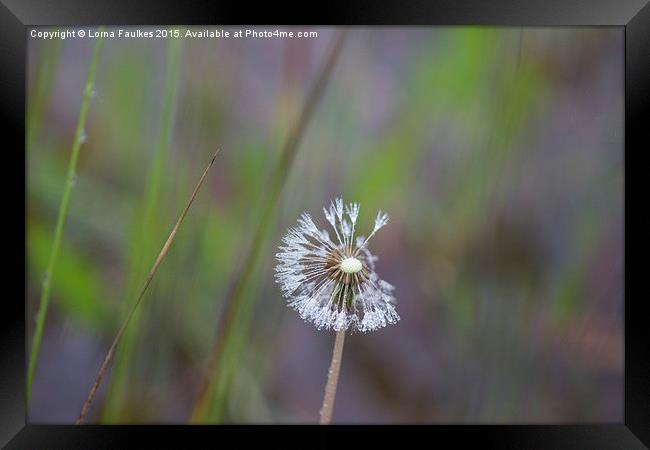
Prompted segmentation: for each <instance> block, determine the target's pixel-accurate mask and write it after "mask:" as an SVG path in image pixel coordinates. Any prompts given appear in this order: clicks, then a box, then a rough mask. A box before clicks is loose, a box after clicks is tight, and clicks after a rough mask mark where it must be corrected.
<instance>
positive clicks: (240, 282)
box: [190, 31, 346, 423]
mask: <svg viewBox="0 0 650 450" xmlns="http://www.w3.org/2000/svg"><path fill="white" fill-rule="evenodd" d="M345 35H346V31H342V32H340V34H339V35H338V36H337V38H336V39H335V41H334V43H333V45H332V48H331V50H330V52H329V54H328V57H327V59H326V61H325V63H324V66H323V69H322V71H321V72H320V74H319V76H318V78H317V79H316V82H315V83H314V85H313V87H312V89H311V91H310V92H309V95H308V96H307V99H306V101H305V104H304V106H303V109H302V111H301V114H300V116H299V118H298V121H297V123H296V125H295V126H294V128H293V129H292V130H291V133H290V134H289V137H288V139H287V142H286V144H285V145H284V148H283V150H282V153H281V155H280V161H279V163H278V165H277V166H276V169H275V171H274V173H273V175H272V178H271V182H270V184H269V187H268V189H267V197H266V199H265V201H264V202H263V203H262V204H263V205H265V206H264V210H263V211H262V215H261V217H260V220H259V225H258V227H257V230H256V232H255V235H254V237H253V240H252V243H251V245H250V247H249V249H248V253H247V254H246V257H245V259H244V262H243V264H242V265H241V266H240V268H239V271H238V273H236V275H235V277H234V278H235V282H234V285H233V288H232V290H231V291H230V293H229V295H228V296H227V298H226V304H225V306H224V312H223V313H222V315H221V317H220V320H219V324H218V326H217V333H216V336H215V339H214V343H213V346H212V353H211V358H210V360H209V361H208V368H207V370H206V372H205V375H204V377H203V379H202V380H201V384H200V386H199V391H198V396H197V400H196V401H195V403H194V406H193V408H192V413H191V416H190V422H193V423H198V422H201V421H203V420H204V419H205V417H206V415H207V414H208V412H209V410H210V406H211V403H212V397H213V395H214V391H215V390H216V387H217V386H218V385H219V384H220V377H221V376H222V374H221V365H222V359H223V355H224V353H226V350H227V347H228V343H229V342H230V340H231V338H232V334H233V333H234V331H235V326H234V324H235V323H236V322H237V320H238V317H239V315H240V313H241V311H243V310H245V308H244V307H243V305H242V303H243V300H242V299H243V297H244V291H245V288H246V286H247V285H248V283H249V279H250V277H251V275H252V273H253V268H254V267H256V265H257V262H258V260H259V256H260V254H261V249H262V246H263V244H264V239H265V236H266V233H267V230H268V228H269V226H270V223H271V219H272V218H273V213H274V211H275V210H276V204H277V201H278V198H279V196H280V192H281V191H282V188H283V186H284V183H285V181H286V179H287V177H288V173H289V170H290V168H291V166H292V163H293V161H294V159H295V156H296V154H297V151H298V148H299V144H300V141H301V139H302V136H303V135H304V132H305V129H306V128H307V124H308V123H309V120H310V119H311V116H312V115H313V112H314V110H315V108H316V105H317V103H318V100H319V99H320V98H321V96H322V94H323V92H324V90H325V86H326V85H327V81H328V79H329V78H330V75H331V73H332V71H333V69H334V65H335V63H336V61H337V59H338V55H339V54H340V51H341V48H342V46H343V42H344V40H345Z"/></svg>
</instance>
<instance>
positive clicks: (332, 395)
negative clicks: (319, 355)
mask: <svg viewBox="0 0 650 450" xmlns="http://www.w3.org/2000/svg"><path fill="white" fill-rule="evenodd" d="M344 343H345V330H340V331H337V332H336V340H335V341H334V351H333V352H332V362H331V363H330V370H329V372H328V374H327V384H326V385H325V397H323V406H322V407H321V410H320V424H321V425H329V423H330V422H331V421H332V413H333V412H334V400H335V399H336V386H337V384H338V382H339V372H340V370H341V359H342V357H343V344H344Z"/></svg>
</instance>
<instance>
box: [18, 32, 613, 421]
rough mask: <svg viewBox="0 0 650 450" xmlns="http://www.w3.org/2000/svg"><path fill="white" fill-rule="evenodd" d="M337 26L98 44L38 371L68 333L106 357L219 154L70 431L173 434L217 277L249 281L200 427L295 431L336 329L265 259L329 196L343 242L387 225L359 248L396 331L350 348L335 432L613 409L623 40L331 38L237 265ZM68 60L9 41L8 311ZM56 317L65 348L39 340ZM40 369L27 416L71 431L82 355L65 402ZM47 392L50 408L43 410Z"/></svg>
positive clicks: (71, 89)
mask: <svg viewBox="0 0 650 450" xmlns="http://www.w3.org/2000/svg"><path fill="white" fill-rule="evenodd" d="M334 31H335V30H331V29H319V34H320V36H319V38H318V39H317V40H315V41H300V42H285V41H281V40H278V41H273V42H271V41H259V42H255V43H253V42H248V41H245V40H241V41H236V40H235V41H227V42H226V41H185V42H183V43H182V44H181V43H180V42H179V41H174V40H169V41H155V42H154V41H108V42H107V44H106V54H105V55H104V56H103V57H102V60H101V62H100V72H99V73H98V79H97V82H96V89H97V96H96V98H95V99H94V101H93V104H92V105H91V112H90V118H89V119H90V123H89V125H88V129H87V134H88V140H87V143H86V144H85V145H84V146H83V148H82V153H81V160H80V170H79V176H78V181H77V186H76V188H75V190H74V192H73V197H72V202H71V207H70V214H69V216H70V219H69V220H70V222H69V227H67V229H66V232H65V235H64V241H63V246H62V250H61V260H60V271H59V272H58V273H57V276H56V278H55V279H54V280H53V299H54V301H55V305H56V310H55V312H56V313H55V314H53V315H52V317H50V318H49V319H48V325H49V328H50V332H49V334H47V339H48V340H49V345H48V346H47V348H44V350H43V351H44V352H45V353H46V356H47V354H51V355H56V353H57V352H60V351H61V349H62V348H63V347H65V346H66V345H68V346H69V345H72V344H71V342H72V340H76V341H75V342H77V341H80V342H82V344H79V345H83V346H85V347H84V348H89V349H90V350H88V351H89V352H90V353H91V354H92V353H93V352H94V353H97V352H99V353H101V352H102V351H103V350H104V349H105V348H106V347H107V346H108V343H109V342H110V340H111V339H112V338H113V336H114V333H115V330H116V329H117V327H118V326H119V323H120V321H121V319H122V318H123V317H124V315H125V314H126V311H127V310H128V308H129V307H130V305H131V302H132V301H133V300H134V296H135V295H136V293H137V291H138V290H139V288H140V287H141V285H142V283H143V282H144V277H145V276H146V273H147V271H148V270H149V268H150V267H151V264H152V262H153V259H154V258H155V256H156V254H157V252H158V251H159V249H160V247H161V245H162V244H163V242H164V240H165V239H166V237H167V235H168V233H169V232H170V230H171V227H172V225H173V223H174V221H175V219H176V217H177V216H178V214H179V213H180V210H181V209H182V207H183V205H184V203H185V201H186V200H187V197H188V195H189V193H190V189H191V188H192V186H193V184H194V183H195V180H196V179H197V177H198V174H199V173H200V171H201V170H202V168H203V167H204V165H205V163H206V162H207V159H208V157H209V155H210V154H212V153H213V152H214V149H215V148H217V147H220V148H222V150H223V151H222V154H221V155H220V156H219V157H218V160H217V163H216V164H215V166H214V168H213V169H212V172H211V174H210V176H209V178H208V181H207V182H206V185H205V187H204V189H203V190H202V192H201V193H200V194H199V196H198V197H197V201H196V203H195V205H194V206H193V208H192V210H191V211H190V214H189V215H188V218H187V221H186V222H185V223H184V225H183V227H182V229H181V230H180V231H179V234H178V236H177V238H176V240H175V242H174V244H173V246H172V248H171V249H170V252H169V254H168V255H167V257H166V259H165V261H164V263H163V265H162V266H161V268H160V271H159V272H158V274H157V275H156V278H155V279H154V282H153V284H152V286H151V291H150V292H149V293H148V294H147V298H146V299H145V301H144V302H143V304H142V305H141V306H142V307H141V308H140V310H139V312H138V315H137V317H135V320H134V321H133V323H132V324H131V326H130V327H129V331H128V333H127V335H125V339H124V342H122V344H121V345H120V347H119V351H118V353H117V356H116V359H115V361H114V366H113V368H112V371H111V372H110V375H109V378H108V379H107V380H106V381H107V383H106V385H107V389H106V390H105V392H103V393H102V395H101V401H98V402H97V404H96V405H95V408H93V411H92V416H93V419H91V420H98V421H104V422H110V423H115V422H158V421H172V422H185V421H187V420H188V418H189V416H190V414H191V411H192V408H193V405H194V403H195V401H196V397H197V391H198V389H199V384H200V380H201V377H202V376H203V374H204V373H205V370H206V365H207V361H208V358H209V355H210V354H211V352H212V350H213V344H214V337H215V335H217V334H218V330H217V329H216V327H217V324H218V323H219V318H220V317H221V314H223V307H224V299H225V298H226V297H227V295H228V293H229V290H230V289H232V287H233V283H234V280H233V277H234V276H235V274H236V273H237V272H238V270H250V274H248V275H249V279H248V283H247V284H246V286H245V289H244V290H243V291H242V294H241V296H242V298H243V300H242V302H241V304H242V305H243V307H242V309H241V310H239V313H238V314H237V315H236V316H235V321H234V323H233V324H232V326H233V328H232V329H233V333H232V335H231V336H230V339H229V340H228V342H227V345H226V348H225V349H224V353H223V355H222V358H221V361H220V365H219V367H220V369H219V370H220V374H219V377H218V380H217V381H218V383H217V385H216V386H215V391H214V394H215V395H214V398H213V401H212V402H211V404H210V405H211V406H210V411H209V413H208V415H207V418H208V419H207V420H208V421H210V422H229V421H245V422H246V421H247V422H259V421H263V422H264V421H281V422H283V421H284V422H296V421H297V422H306V421H307V422H309V421H314V420H315V418H316V417H317V413H318V407H319V406H320V403H319V402H320V396H321V394H322V387H323V385H324V382H325V375H326V367H327V363H328V359H329V354H330V352H331V336H329V335H327V334H325V333H317V332H316V331H315V330H312V329H311V328H309V327H310V325H307V324H304V323H303V322H301V321H300V320H299V318H298V317H297V316H296V314H295V313H293V312H292V311H290V310H289V309H288V308H286V307H285V306H284V302H283V300H282V299H281V296H280V293H279V291H278V289H277V288H276V286H275V285H274V284H273V265H274V261H273V255H274V253H275V248H276V247H277V245H279V244H280V236H281V234H282V233H283V232H284V230H285V229H286V228H287V227H288V226H292V225H293V224H294V223H295V220H296V218H297V216H298V215H299V214H300V213H301V212H302V211H307V212H310V213H312V215H313V216H314V217H315V218H317V220H318V221H320V219H322V217H321V214H320V210H321V208H322V206H324V205H325V204H326V203H327V202H328V201H329V199H330V198H333V197H334V196H337V195H339V194H343V196H344V197H345V198H346V199H349V200H354V201H358V202H360V203H361V217H360V222H361V226H360V229H361V230H365V229H368V228H369V227H370V226H371V223H372V219H373V218H374V212H375V211H376V210H378V209H381V210H383V211H387V212H388V213H389V214H390V216H391V223H390V225H389V226H388V227H386V229H385V232H384V230H382V234H381V235H378V236H377V240H376V241H375V243H374V246H375V247H373V250H374V253H376V254H378V255H379V257H380V260H379V267H378V268H379V271H380V273H381V274H382V276H384V277H385V278H386V279H387V280H388V281H390V282H391V283H392V284H394V285H395V286H396V287H397V291H396V292H397V298H398V302H399V303H398V311H399V312H400V315H401V316H402V320H401V322H400V323H399V324H397V325H396V326H394V327H391V328H390V329H386V330H384V331H381V332H379V333H376V334H373V335H368V336H352V337H351V338H350V339H349V342H348V343H346V350H345V352H346V353H345V356H344V358H345V360H344V363H343V371H342V380H341V387H340V393H339V395H340V397H339V398H338V399H337V411H336V412H335V417H339V418H340V419H339V420H343V421H357V422H367V421H380V422H381V421H398V422H399V421H422V422H429V421H442V422H449V421H471V422H477V421H486V422H499V421H547V422H548V421H550V422H558V421H598V420H617V419H620V414H622V404H621V403H620V402H619V396H620V394H621V389H622V384H621V383H622V316H621V314H622V312H620V311H619V309H620V307H621V305H622V288H621V287H620V286H621V283H622V281H621V280H622V263H621V261H622V254H621V248H620V244H621V242H622V228H621V225H622V155H621V153H620V151H621V150H620V149H621V146H622V135H621V133H620V127H622V123H623V122H622V91H621V86H622V84H621V83H622V81H621V73H622V72H620V71H618V64H621V61H622V59H621V58H622V56H621V54H620V49H621V48H622V47H621V45H620V44H621V39H622V35H621V34H620V33H619V32H617V31H616V30H613V29H612V30H610V29H551V28H549V29H501V28H485V27H470V28H467V27H449V28H439V29H435V28H434V29H427V28H409V29H397V28H395V29H393V28H391V29H354V30H351V33H350V36H349V39H348V42H347V43H346V45H345V47H344V49H343V52H342V54H341V58H340V61H339V62H338V63H337V66H336V68H335V70H334V72H333V74H332V79H331V82H330V85H329V86H328V89H327V90H326V92H325V94H324V97H323V99H322V102H321V103H320V105H319V106H318V108H317V110H316V113H315V115H314V117H313V118H312V122H311V123H310V125H309V127H308V129H307V132H306V134H305V136H304V140H303V142H302V144H301V146H300V147H299V150H298V154H297V156H296V160H295V163H294V165H293V167H292V170H291V172H290V173H288V174H287V175H286V180H284V182H285V184H286V186H285V187H284V189H283V191H282V194H281V196H280V199H279V200H278V203H277V204H274V205H272V207H273V215H274V216H273V217H274V218H273V220H271V221H270V225H269V233H267V236H268V237H267V238H266V239H265V240H264V242H262V243H261V255H262V257H261V258H260V259H261V261H260V263H259V264H258V265H256V266H255V267H252V268H247V267H241V265H242V263H243V260H244V258H245V255H246V252H247V251H248V249H249V247H250V245H251V240H252V239H253V235H254V233H255V230H256V229H257V227H258V225H259V222H260V220H261V216H262V214H263V210H264V207H267V206H268V205H265V204H263V203H262V202H263V199H264V198H265V194H266V193H267V191H268V189H269V183H270V182H271V177H272V171H273V170H274V168H275V167H276V164H277V160H278V157H279V154H280V151H281V148H282V144H283V143H284V141H285V139H286V138H287V135H288V133H289V130H290V129H291V127H292V126H293V124H294V123H295V121H296V120H297V114H298V112H299V110H300V105H301V104H302V102H303V101H304V96H305V95H306V92H307V89H308V87H309V86H310V85H311V83H312V82H313V79H314V77H315V74H316V72H317V71H318V70H319V67H320V65H321V64H322V60H323V57H324V51H325V49H326V48H327V44H329V42H330V40H331V39H332V37H333V36H334V34H333V33H334ZM89 51H90V49H89V47H88V44H87V43H84V42H82V41H74V40H70V41H65V42H64V43H47V42H44V43H36V42H30V73H29V75H30V79H29V80H28V81H29V100H30V101H29V102H28V123H29V126H28V136H31V139H29V140H28V142H30V144H29V145H28V160H27V166H28V169H27V170H28V263H29V274H30V279H29V283H30V291H29V298H28V311H34V308H35V306H36V302H37V298H38V294H39V283H40V280H41V279H42V276H43V270H44V264H45V261H46V260H45V258H46V257H47V252H48V248H49V246H50V245H51V242H50V240H51V235H52V231H53V223H54V220H55V213H56V207H57V202H58V195H59V194H58V193H59V192H60V190H61V183H62V182H63V179H64V167H65V164H66V161H67V156H68V155H67V151H68V150H67V149H68V148H69V136H70V127H72V126H73V125H72V123H73V121H74V119H72V118H73V117H74V116H75V114H76V112H77V110H78V100H79V98H80V96H81V90H80V89H81V88H80V86H81V83H83V81H82V80H81V79H82V73H83V70H82V67H83V66H84V64H87V61H86V60H87V59H88V57H89V53H88V52H89ZM320 222H321V223H322V221H320ZM603 252H608V256H609V257H608V259H607V260H606V261H605V260H603V258H602V257H601V255H602V254H603ZM594 273H596V274H600V275H598V276H596V275H593V274H594ZM599 292H607V295H605V294H599ZM68 319H69V320H68ZM61 323H68V324H70V325H68V326H71V327H73V328H75V329H76V330H78V331H79V333H80V334H79V335H75V336H73V337H70V336H68V337H59V338H57V334H56V333H55V332H54V330H56V329H57V327H61V326H62V325H61ZM603 330H608V331H607V332H605V331H603ZM30 332H31V331H30ZM593 342H596V343H597V345H596V344H593ZM48 352H49V353H48ZM55 359H56V358H55ZM596 360H600V361H606V363H603V362H601V363H598V364H597V363H595V362H594V361H596ZM57 363H58V364H66V362H65V361H62V360H58V362H57ZM48 364H49V365H48ZM52 364H54V363H51V362H50V363H47V364H44V366H43V367H44V368H45V369H44V370H45V372H44V373H40V374H37V378H36V380H35V383H36V384H37V385H38V387H39V390H38V392H37V394H38V395H37V396H36V398H35V400H34V402H33V403H32V405H31V406H30V417H34V418H35V420H37V421H38V420H41V421H47V420H55V419H56V418H57V417H58V418H59V421H60V420H62V419H61V418H62V417H68V416H69V417H70V420H72V419H73V418H74V417H75V416H76V414H77V413H78V409H79V408H80V406H81V401H79V400H78V399H80V398H83V396H85V394H86V393H87V389H88V387H89V386H90V384H91V383H92V379H93V377H94V374H95V372H96V370H97V368H98V365H97V363H96V362H95V361H94V360H93V359H92V358H90V357H88V356H87V355H86V356H84V355H79V356H78V361H77V362H76V364H77V366H76V367H79V366H81V367H83V369H80V370H77V371H76V372H75V383H74V385H75V386H74V387H70V388H68V389H69V390H66V391H62V392H65V393H66V395H67V397H69V398H70V400H68V401H67V402H68V403H65V404H64V405H61V402H65V400H60V397H57V396H56V394H54V393H53V392H54V391H56V389H57V387H56V386H53V385H52V383H53V382H52V381H51V380H49V379H48V376H47V370H48V367H49V368H50V370H53V369H52ZM386 380H388V381H386ZM578 385H579V386H580V389H577V388H576V386H578ZM71 390H73V391H71ZM61 395H63V394H61ZM55 400H56V403H57V404H59V406H60V408H59V411H64V413H60V414H67V415H66V416H56V414H57V413H56V412H53V410H52V409H48V406H46V405H49V404H52V402H54V401H55ZM75 400H76V401H75Z"/></svg>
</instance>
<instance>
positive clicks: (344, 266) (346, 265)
mask: <svg viewBox="0 0 650 450" xmlns="http://www.w3.org/2000/svg"><path fill="white" fill-rule="evenodd" d="M339 267H340V268H341V270H342V271H343V272H345V273H357V272H360V271H361V269H363V264H361V261H359V260H358V259H357V258H354V257H352V256H350V257H348V258H345V259H344V260H343V261H341V265H340V266H339Z"/></svg>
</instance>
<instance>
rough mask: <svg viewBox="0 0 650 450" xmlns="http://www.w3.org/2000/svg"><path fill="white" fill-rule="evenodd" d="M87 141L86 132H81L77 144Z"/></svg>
mask: <svg viewBox="0 0 650 450" xmlns="http://www.w3.org/2000/svg"><path fill="white" fill-rule="evenodd" d="M87 139H88V136H86V132H85V131H82V132H81V135H80V136H79V143H80V144H83V143H85V142H86V140H87Z"/></svg>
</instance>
